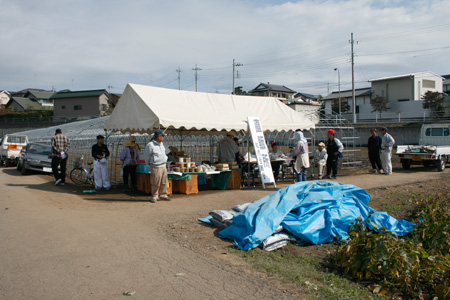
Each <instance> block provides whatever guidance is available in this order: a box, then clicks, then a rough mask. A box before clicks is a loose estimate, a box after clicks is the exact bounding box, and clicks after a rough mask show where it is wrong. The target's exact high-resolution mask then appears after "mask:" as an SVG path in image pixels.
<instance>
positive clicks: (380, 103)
mask: <svg viewBox="0 0 450 300" xmlns="http://www.w3.org/2000/svg"><path fill="white" fill-rule="evenodd" d="M388 103H389V100H387V99H386V98H384V97H381V96H379V95H376V97H375V98H373V99H370V105H372V112H375V111H378V112H380V118H381V113H382V112H383V111H388V110H389V107H387V104H388Z"/></svg>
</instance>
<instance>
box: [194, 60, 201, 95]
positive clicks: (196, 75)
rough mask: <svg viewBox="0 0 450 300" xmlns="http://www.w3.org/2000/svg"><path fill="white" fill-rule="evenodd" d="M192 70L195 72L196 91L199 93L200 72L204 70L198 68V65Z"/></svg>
mask: <svg viewBox="0 0 450 300" xmlns="http://www.w3.org/2000/svg"><path fill="white" fill-rule="evenodd" d="M192 70H194V71H195V91H196V92H197V90H198V71H201V70H202V69H200V68H197V64H195V68H193V69H192Z"/></svg>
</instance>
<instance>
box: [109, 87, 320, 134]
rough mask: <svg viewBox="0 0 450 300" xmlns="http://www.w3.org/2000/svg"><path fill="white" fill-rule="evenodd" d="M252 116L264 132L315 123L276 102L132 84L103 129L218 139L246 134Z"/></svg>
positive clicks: (303, 127)
mask: <svg viewBox="0 0 450 300" xmlns="http://www.w3.org/2000/svg"><path fill="white" fill-rule="evenodd" d="M248 116H254V117H259V118H260V120H261V124H262V126H263V129H264V131H271V132H273V131H288V130H296V129H310V128H313V127H314V125H315V124H314V122H313V121H311V120H310V119H308V118H307V117H305V115H304V114H303V113H301V112H296V111H294V110H293V109H291V108H289V107H288V106H286V105H285V104H283V103H281V102H280V101H279V100H277V99H276V98H273V97H256V96H237V95H224V94H213V93H199V92H191V91H181V90H172V89H165V88H158V87H153V86H146V85H139V84H131V83H130V84H128V85H127V87H126V88H125V91H124V92H123V95H122V97H121V98H120V101H119V102H118V104H117V106H116V107H115V109H114V111H113V113H112V114H111V116H110V118H109V119H108V121H107V123H106V125H105V129H106V130H112V131H121V132H123V133H125V132H130V133H152V132H153V131H154V130H155V129H156V128H161V129H165V130H166V132H167V133H172V134H180V133H184V134H208V133H209V134H211V133H212V134H214V133H220V131H234V132H240V131H246V130H247V127H248V126H247V118H248Z"/></svg>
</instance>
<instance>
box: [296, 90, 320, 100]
mask: <svg viewBox="0 0 450 300" xmlns="http://www.w3.org/2000/svg"><path fill="white" fill-rule="evenodd" d="M299 97H304V98H306V99H313V100H314V99H317V98H318V96H316V95H313V94H307V93H303V92H298V93H297V94H295V95H294V98H299Z"/></svg>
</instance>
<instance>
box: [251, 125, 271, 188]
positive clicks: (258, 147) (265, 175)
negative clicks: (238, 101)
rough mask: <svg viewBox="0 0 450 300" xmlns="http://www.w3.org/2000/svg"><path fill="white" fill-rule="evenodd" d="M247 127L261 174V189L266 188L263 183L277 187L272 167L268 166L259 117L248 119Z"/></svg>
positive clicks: (267, 151)
mask: <svg viewBox="0 0 450 300" xmlns="http://www.w3.org/2000/svg"><path fill="white" fill-rule="evenodd" d="M248 126H249V128H250V133H251V135H252V141H253V148H254V149H255V153H256V158H257V160H258V168H259V172H260V173H261V182H262V185H263V189H265V188H266V186H265V183H273V185H274V186H275V187H277V186H276V184H275V179H274V177H273V171H272V165H271V164H270V157H269V149H268V148H267V145H266V139H265V138H264V131H263V129H262V126H261V121H260V120H259V117H248ZM249 159H250V158H249Z"/></svg>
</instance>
